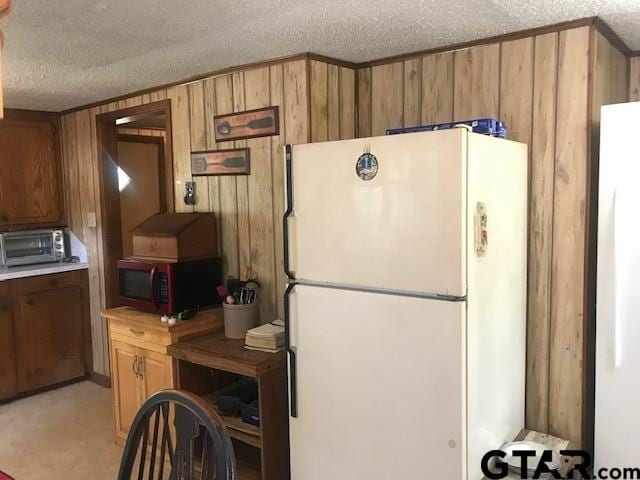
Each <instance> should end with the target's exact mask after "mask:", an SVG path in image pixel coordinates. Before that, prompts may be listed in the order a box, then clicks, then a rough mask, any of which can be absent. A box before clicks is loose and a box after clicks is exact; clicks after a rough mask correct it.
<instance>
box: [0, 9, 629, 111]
mask: <svg viewBox="0 0 640 480" xmlns="http://www.w3.org/2000/svg"><path fill="white" fill-rule="evenodd" d="M0 1H2V0H0ZM585 26H588V27H594V28H596V29H597V30H598V31H599V32H600V33H602V35H604V36H605V37H606V38H607V39H608V40H609V41H610V42H611V43H612V44H613V45H614V46H615V47H616V48H617V49H618V50H620V51H621V52H622V53H624V54H625V55H627V56H629V57H632V56H640V51H636V52H634V51H632V50H631V49H630V48H629V47H628V46H627V45H626V44H625V42H624V41H623V40H622V39H621V38H620V37H619V36H618V35H617V34H616V33H615V32H614V31H613V30H612V29H611V27H609V25H607V23H606V22H604V21H603V20H602V19H600V18H599V17H585V18H578V19H576V20H570V21H567V22H560V23H556V24H553V25H546V26H544V27H537V28H530V29H527V30H520V31H517V32H512V33H506V34H502V35H495V36H492V37H487V38H482V39H477V40H472V41H469V42H462V43H457V44H454V45H446V46H442V47H437V48H432V49H428V50H420V51H417V52H411V53H406V54H402V55H394V56H390V57H384V58H380V59H377V60H371V61H367V62H361V63H356V62H350V61H346V60H340V59H337V58H332V57H328V56H325V55H320V54H317V53H311V52H304V53H299V54H295V55H288V56H284V57H278V58H275V59H272V60H264V61H260V62H253V63H248V64H244V65H237V66H233V67H228V68H223V69H220V70H215V71H212V72H207V73H202V74H199V75H195V76H193V77H189V78H186V79H183V80H178V81H176V82H171V83H166V84H163V85H159V86H155V87H152V88H145V89H143V90H138V91H135V92H131V93H127V94H125V95H120V96H118V97H113V98H108V99H105V100H100V101H97V102H93V103H89V104H87V105H80V106H78V107H73V108H70V109H67V110H63V111H61V112H60V114H61V115H67V114H69V113H75V112H78V111H80V110H85V109H87V108H92V107H97V106H99V105H104V104H106V103H111V102H117V101H118V100H125V99H127V98H131V97H135V96H138V95H144V94H147V93H151V92H155V91H157V90H162V89H167V88H171V87H175V86H176V85H185V84H188V83H193V82H197V81H199V80H204V79H206V78H212V77H219V76H221V75H228V74H229V73H234V72H239V71H243V70H252V69H254V68H260V67H265V66H270V65H277V64H280V63H286V62H293V61H296V60H306V61H307V62H308V61H310V60H316V61H320V62H324V63H329V64H332V65H337V66H340V67H344V68H349V69H352V70H359V69H362V68H368V67H373V66H376V65H384V64H388V63H395V62H398V61H402V60H407V59H410V58H415V57H422V56H425V55H433V54H436V53H442V52H450V51H453V50H461V49H464V48H470V47H475V46H478V45H486V44H490V43H498V42H506V41H510V40H519V39H521V38H526V37H532V36H537V35H544V34H546V33H552V32H560V31H562V30H569V29H572V28H579V27H585Z"/></svg>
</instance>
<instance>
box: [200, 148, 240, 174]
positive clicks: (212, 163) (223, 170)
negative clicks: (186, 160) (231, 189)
mask: <svg viewBox="0 0 640 480" xmlns="http://www.w3.org/2000/svg"><path fill="white" fill-rule="evenodd" d="M249 173H250V163H249V149H248V148H237V149H232V150H208V151H204V152H192V153H191V175H193V176H199V175H249Z"/></svg>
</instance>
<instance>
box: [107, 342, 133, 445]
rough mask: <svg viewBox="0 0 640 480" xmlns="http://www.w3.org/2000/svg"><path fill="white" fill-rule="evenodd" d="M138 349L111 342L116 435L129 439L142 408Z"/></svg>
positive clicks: (125, 344)
mask: <svg viewBox="0 0 640 480" xmlns="http://www.w3.org/2000/svg"><path fill="white" fill-rule="evenodd" d="M138 358H139V357H138V347H135V346H133V345H129V344H128V343H123V342H119V341H117V340H112V341H111V379H112V386H113V410H114V412H113V413H114V417H115V421H116V435H117V436H119V437H121V438H127V434H128V433H129V428H130V427H131V423H132V422H133V419H134V417H135V416H136V413H137V412H138V408H139V407H140V385H139V380H138V373H137V371H138V370H137V369H138V366H137V362H138Z"/></svg>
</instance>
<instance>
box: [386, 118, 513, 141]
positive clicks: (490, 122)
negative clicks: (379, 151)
mask: <svg viewBox="0 0 640 480" xmlns="http://www.w3.org/2000/svg"><path fill="white" fill-rule="evenodd" d="M456 125H467V126H469V127H471V130H472V131H473V132H474V133H481V134H483V135H489V136H491V137H498V138H507V127H506V125H505V124H504V123H502V122H499V121H498V120H495V119H493V118H479V119H477V120H463V121H460V122H451V123H438V124H433V125H419V126H417V127H407V128H391V129H389V130H387V135H398V134H400V133H415V132H431V131H432V130H448V129H450V128H453V127H455V126H456Z"/></svg>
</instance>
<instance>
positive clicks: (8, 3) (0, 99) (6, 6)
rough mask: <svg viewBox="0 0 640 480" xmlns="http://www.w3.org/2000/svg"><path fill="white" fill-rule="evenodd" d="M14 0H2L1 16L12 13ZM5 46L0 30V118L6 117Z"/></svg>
mask: <svg viewBox="0 0 640 480" xmlns="http://www.w3.org/2000/svg"><path fill="white" fill-rule="evenodd" d="M12 6H13V5H12V0H0V18H2V17H4V16H6V15H9V14H10V13H11V7H12ZM3 47H4V35H3V34H2V30H0V120H2V119H3V118H4V94H3V91H2V48H3Z"/></svg>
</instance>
